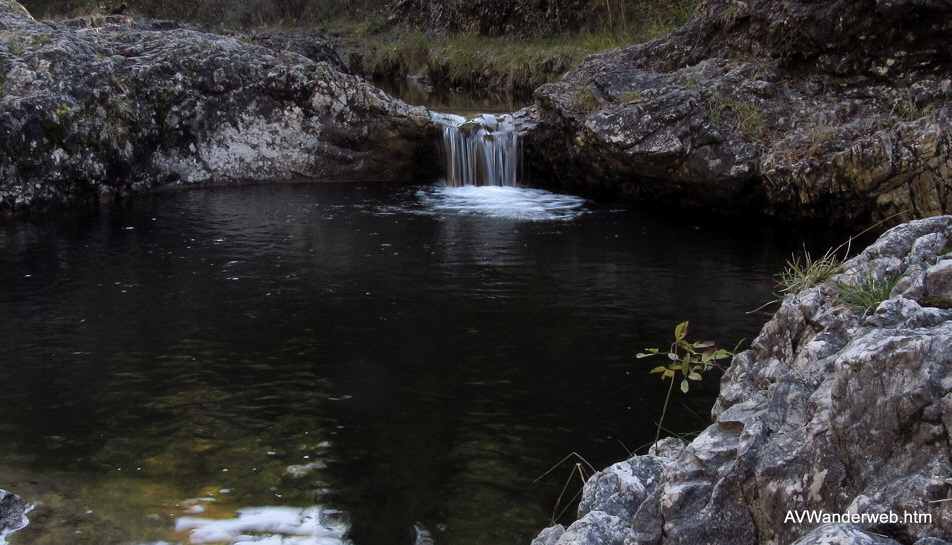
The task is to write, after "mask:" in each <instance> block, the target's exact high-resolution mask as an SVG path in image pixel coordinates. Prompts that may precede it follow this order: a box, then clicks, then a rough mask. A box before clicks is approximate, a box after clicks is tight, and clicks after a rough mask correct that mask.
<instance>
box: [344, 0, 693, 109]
mask: <svg viewBox="0 0 952 545" xmlns="http://www.w3.org/2000/svg"><path fill="white" fill-rule="evenodd" d="M697 5H698V0H679V1H675V2H673V3H670V4H667V3H666V4H664V5H663V6H658V5H654V4H641V3H639V4H634V5H633V6H631V7H630V8H629V13H628V16H627V17H626V19H625V20H626V24H625V25H624V26H619V25H616V26H615V27H614V28H598V29H595V30H586V31H582V32H574V33H572V32H566V33H561V34H558V35H551V36H535V37H531V38H526V37H520V36H515V35H510V36H495V37H492V36H482V35H478V34H474V33H456V34H441V35H428V34H427V33H425V32H423V31H421V30H417V29H413V28H411V27H409V26H407V25H397V26H390V27H388V26H387V25H386V23H385V22H383V21H382V20H379V19H366V20H363V21H347V20H336V21H330V22H327V23H326V28H328V30H330V31H332V32H334V33H336V34H339V35H343V36H346V37H348V38H349V39H351V40H353V41H355V42H358V43H360V44H362V45H364V46H365V47H366V48H367V50H368V53H367V55H366V57H365V58H364V66H363V68H364V72H365V73H367V74H369V75H375V76H382V77H393V76H398V77H404V76H407V75H411V74H428V75H429V76H430V78H431V80H433V82H434V83H441V82H442V83H446V84H448V85H450V86H454V87H476V86H480V85H483V86H485V85H489V86H492V87H495V88H499V89H501V90H510V91H511V90H517V91H520V90H521V91H531V90H532V89H535V88H536V87H538V86H539V85H542V84H544V83H547V82H550V81H554V80H556V79H558V77H559V76H561V75H562V74H563V73H565V72H566V71H568V70H570V69H572V68H574V67H576V66H578V65H579V64H580V63H581V62H582V60H583V59H585V57H587V56H589V55H592V54H594V53H598V52H600V51H605V50H608V49H616V48H619V47H625V46H628V45H632V44H636V43H642V42H646V41H648V40H651V39H654V38H658V37H661V36H664V35H666V34H668V33H670V32H671V31H672V30H674V29H676V28H679V27H680V26H682V25H683V24H684V23H685V22H686V21H688V20H689V19H690V18H691V16H692V15H693V13H694V10H695V8H696V7H697Z"/></svg>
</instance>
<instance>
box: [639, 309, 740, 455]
mask: <svg viewBox="0 0 952 545" xmlns="http://www.w3.org/2000/svg"><path fill="white" fill-rule="evenodd" d="M687 334H688V322H686V321H685V322H681V323H680V324H678V325H677V326H676V327H675V328H674V342H672V343H671V345H670V346H669V347H668V351H667V352H662V351H661V349H660V348H646V349H645V350H646V352H639V353H638V354H636V355H635V357H636V358H639V359H640V358H650V357H652V356H662V355H663V356H665V357H667V358H668V360H669V361H668V364H667V365H659V366H658V367H655V368H654V369H652V370H651V371H649V373H661V380H665V379H671V384H670V385H669V386H668V395H667V396H666V397H665V398H664V408H663V409H662V410H661V418H660V419H659V420H658V430H657V432H655V442H656V443H657V442H658V439H659V438H660V437H661V426H662V424H663V423H664V417H665V415H666V414H667V412H668V402H669V401H670V400H671V391H672V390H673V389H674V382H675V379H676V378H677V375H678V373H680V374H681V391H682V392H684V393H687V392H688V390H690V388H691V386H690V383H689V382H688V381H690V380H701V379H702V378H704V377H703V375H704V373H705V372H707V371H710V370H711V369H712V368H714V367H718V368H720V369H722V370H723V367H721V366H720V365H719V364H718V363H717V361H718V360H722V359H724V358H729V357H732V356H733V355H734V353H733V352H731V351H729V350H724V349H723V348H717V344H716V343H715V342H714V341H694V342H688V341H687V340H686V338H687Z"/></svg>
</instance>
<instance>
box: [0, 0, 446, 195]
mask: <svg viewBox="0 0 952 545" xmlns="http://www.w3.org/2000/svg"><path fill="white" fill-rule="evenodd" d="M0 34H2V35H3V40H0V74H3V77H2V78H0V82H2V93H0V195H2V203H0V205H2V208H6V209H11V208H15V209H22V208H26V207H31V206H34V205H38V204H44V203H50V202H60V201H71V200H78V199H93V198H98V197H99V196H101V195H110V194H123V193H128V192H131V191H136V190H140V189H144V188H150V187H155V186H159V185H168V184H194V183H212V182H228V181H246V180H253V181H271V180H288V179H292V178H308V179H317V180H328V179H335V180H348V179H364V180H394V179H408V178H415V177H417V178H418V177H425V176H426V174H425V173H423V172H421V168H425V167H426V166H428V165H430V164H431V163H430V162H429V161H425V160H422V158H423V156H424V155H426V154H429V153H433V142H434V141H435V139H436V137H437V132H436V129H435V128H433V127H431V126H430V117H429V112H428V111H427V110H426V109H424V108H420V107H410V106H407V105H406V104H404V103H402V102H400V101H398V100H395V99H393V98H391V97H389V96H388V95H386V94H385V93H383V92H382V91H380V90H378V89H376V88H374V87H373V86H371V85H369V84H368V83H367V82H365V81H364V80H362V79H360V78H357V77H354V76H349V75H347V74H343V73H341V72H340V71H338V70H337V69H335V64H336V63H333V62H332V63H331V64H329V63H328V62H315V61H314V60H312V59H311V58H308V57H306V56H304V55H302V54H298V53H295V52H293V51H294V50H296V49H297V46H296V45H293V44H289V43H285V42H287V40H290V38H287V37H285V38H287V40H285V42H282V44H277V42H278V41H280V40H279V38H278V37H277V36H276V35H266V36H264V35H263V36H261V37H260V39H261V40H262V41H264V42H267V43H269V44H270V47H262V46H257V45H253V44H249V43H245V42H243V41H241V40H239V39H237V38H234V37H228V36H219V35H214V34H207V33H203V32H199V31H196V30H192V29H187V28H179V27H175V26H174V25H173V26H172V27H170V26H169V25H166V24H163V23H154V24H153V23H149V22H142V21H137V20H134V19H132V18H129V17H126V16H108V17H93V18H84V19H81V20H78V21H66V22H39V21H35V20H34V19H33V18H32V17H30V16H29V14H27V13H26V11H25V10H24V9H23V8H22V7H21V6H19V4H17V3H16V2H3V3H2V4H0ZM295 43H297V42H295ZM276 44H277V45H276ZM303 53H304V54H306V55H311V56H314V57H315V58H318V59H321V60H324V61H327V60H330V61H334V59H333V58H330V59H328V58H327V57H328V54H322V53H317V52H307V51H304V52H303ZM325 53H327V52H325ZM337 60H338V61H339V59H337ZM430 170H432V169H430ZM429 175H434V173H433V172H430V173H429Z"/></svg>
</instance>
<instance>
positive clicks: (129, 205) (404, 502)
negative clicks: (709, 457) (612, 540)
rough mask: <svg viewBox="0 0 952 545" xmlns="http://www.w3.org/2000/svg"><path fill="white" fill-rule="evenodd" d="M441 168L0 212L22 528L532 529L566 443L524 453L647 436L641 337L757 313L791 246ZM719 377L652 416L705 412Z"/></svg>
mask: <svg viewBox="0 0 952 545" xmlns="http://www.w3.org/2000/svg"><path fill="white" fill-rule="evenodd" d="M457 189H459V190H462V192H463V193H462V194H460V193H458V192H455V191H454V190H451V189H450V188H441V187H429V186H428V187H406V186H396V185H359V184H358V185H344V184H340V185H338V184H326V185H284V186H246V187H229V188H210V189H207V190H203V191H187V192H179V193H171V194H164V195H155V196H151V197H143V198H141V199H132V200H128V201H124V203H123V204H120V205H117V206H114V207H109V208H105V209H103V210H101V211H98V212H95V213H88V212H87V213H85V214H82V213H75V214H72V215H70V214H64V215H63V216H62V218H61V220H60V221H57V222H39V223H37V224H31V223H17V224H12V225H5V226H3V227H0V252H2V253H0V255H2V258H3V266H2V267H0V300H3V301H4V312H3V313H0V335H3V339H2V341H3V342H0V384H4V385H12V386H10V387H7V388H4V389H2V390H0V406H2V407H4V410H3V411H2V412H0V433H2V435H3V437H4V449H2V450H0V480H2V481H3V482H7V481H8V479H7V476H8V475H11V474H13V473H11V471H15V472H21V473H28V474H29V475H30V477H29V478H28V479H27V478H23V479H16V480H9V481H10V482H11V483H14V482H15V484H16V485H17V488H15V489H14V491H16V492H19V493H20V495H28V494H29V493H35V495H36V497H37V498H38V499H39V498H42V499H44V501H45V502H46V503H45V504H46V505H47V506H48V509H51V510H52V509H53V507H50V506H55V509H56V510H55V511H46V512H44V514H43V516H42V517H41V516H39V514H38V516H37V517H36V518H35V519H34V521H33V522H32V523H31V524H30V525H29V526H28V527H26V528H24V529H23V530H21V531H20V532H18V533H17V534H14V535H12V536H11V538H10V541H11V544H12V545H23V544H26V543H29V544H30V545H59V544H61V543H71V544H73V545H86V544H88V545H104V544H110V545H112V544H119V543H130V542H132V543H155V542H162V541H165V542H176V541H178V542H185V540H186V539H191V538H190V537H189V534H190V533H192V532H193V531H195V532H197V531H199V530H202V529H205V528H211V529H209V530H208V532H210V533H211V532H213V531H214V532H217V531H219V529H221V528H228V529H229V530H228V531H232V530H233V531H234V532H237V533H236V535H238V536H239V537H240V536H246V535H247V536H252V535H253V534H255V533H257V534H260V535H258V536H254V537H255V539H264V538H267V539H278V538H280V539H285V540H287V539H298V538H300V539H312V540H320V539H331V540H340V539H348V540H350V541H351V542H352V543H354V545H393V544H401V543H403V544H409V543H412V542H413V541H414V540H415V539H416V540H422V541H426V540H433V541H434V542H435V543H437V544H439V545H481V544H487V545H488V544H493V545H497V544H502V543H527V542H528V541H529V540H530V539H531V536H532V535H533V534H534V532H536V531H537V530H538V529H539V528H540V527H542V526H544V525H546V524H547V523H548V522H549V521H548V513H549V512H550V511H551V509H552V506H553V504H554V502H555V500H556V498H557V497H558V495H559V492H560V490H561V487H562V485H563V484H564V479H565V477H566V475H567V474H568V468H566V471H565V472H563V473H561V474H560V473H559V472H554V473H553V474H551V478H549V479H544V480H542V481H541V482H539V483H533V481H534V480H535V478H536V477H537V476H539V475H541V474H542V473H544V472H545V471H546V470H547V469H549V468H550V467H551V466H552V464H554V463H556V462H558V461H559V460H560V459H562V458H563V457H564V456H565V455H566V454H568V453H569V452H571V451H577V452H579V453H581V454H582V455H583V456H585V458H586V459H588V460H589V461H591V462H592V463H593V464H595V465H607V464H608V463H610V462H613V461H616V460H617V459H618V458H620V457H622V456H624V454H625V452H624V449H623V447H622V446H621V445H620V444H619V441H621V443H623V444H625V445H626V446H628V447H629V448H634V447H636V446H638V445H640V444H641V443H643V442H645V441H647V440H649V439H650V438H651V437H653V434H654V427H653V423H654V419H655V418H656V410H655V409H657V408H658V407H660V404H661V402H662V401H663V399H664V390H663V388H660V387H659V385H658V384H657V383H656V379H654V380H652V377H649V376H648V375H647V374H646V373H644V372H643V371H644V369H642V368H639V367H638V364H637V362H635V360H634V359H633V358H632V354H633V352H635V351H637V350H638V349H640V348H641V347H645V346H656V345H657V344H658V343H659V342H662V341H660V340H659V339H666V338H668V336H669V335H670V329H671V327H673V324H675V323H677V322H679V321H681V320H683V319H685V318H690V319H691V320H692V325H696V328H697V329H696V333H697V335H698V337H700V338H714V339H725V340H726V341H727V342H729V343H733V342H734V341H736V340H738V339H740V338H742V337H750V336H751V335H752V334H753V333H755V332H756V330H757V329H758V328H759V326H760V324H761V321H762V318H761V317H759V316H750V315H747V314H745V312H746V311H748V310H750V309H752V308H755V307H757V306H759V305H760V304H761V303H762V302H763V301H765V300H767V299H769V297H770V295H769V293H770V289H771V287H772V279H771V274H772V273H773V272H774V271H776V270H777V268H778V267H779V266H780V265H781V264H782V262H783V260H784V258H785V257H786V254H787V250H786V248H785V247H777V244H776V243H775V241H773V240H772V239H770V238H769V237H767V236H766V235H765V238H764V239H762V240H751V238H750V236H749V232H748V231H747V230H740V231H730V230H727V229H721V228H718V227H711V226H705V227H704V228H700V229H698V228H695V227H697V226H694V225H690V224H683V223H679V222H676V221H669V220H666V219H664V218H659V217H651V216H650V215H648V214H645V213H644V212H642V211H635V210H628V209H618V208H610V207H604V206H599V205H597V204H594V203H583V202H582V201H580V200H571V199H574V197H571V198H570V197H564V196H558V195H553V194H551V193H545V192H535V190H529V189H524V188H523V189H516V192H515V193H503V194H498V193H494V192H493V190H497V189H504V190H505V189H515V188H457ZM473 190H478V191H476V192H475V193H467V192H469V191H473ZM484 190H490V191H489V193H485V192H482V191H484ZM563 199H569V200H565V201H563ZM514 203H515V204H514ZM526 203H528V204H526ZM476 210H481V212H476ZM513 210H516V212H513ZM540 210H541V212H540ZM527 211H528V212H527ZM583 212H584V213H583ZM129 227H132V229H128V228H129ZM714 387H716V386H714V385H712V386H711V387H710V388H708V389H707V390H705V389H704V388H703V387H700V388H698V389H697V391H694V390H692V392H691V395H690V396H683V397H680V398H679V400H678V401H679V403H678V404H677V405H672V414H671V415H669V417H668V418H667V422H668V423H669V425H670V426H672V427H674V428H676V429H679V430H685V431H688V430H691V429H697V428H699V427H702V426H703V424H704V421H703V418H698V417H697V416H695V415H694V414H692V412H691V411H694V412H696V413H702V414H703V413H704V412H705V411H706V410H707V409H708V407H709V403H710V399H711V395H712V394H713V388H714ZM682 401H683V402H684V404H685V405H687V406H689V407H690V409H691V410H685V409H684V407H683V405H681V403H680V402H682ZM4 466H6V467H4ZM9 468H14V469H13V470H11V469H9ZM33 481H36V482H45V483H49V484H48V485H47V486H45V487H36V486H33V485H31V484H30V482H33ZM31 486H33V488H30V487H31ZM12 487H13V485H12V484H11V488H12ZM21 489H22V490H21ZM182 498H195V499H201V498H212V499H214V501H211V502H208V501H197V502H190V503H184V502H183V501H182ZM250 506H270V507H272V508H275V509H278V512H279V513H282V516H284V515H288V516H290V517H292V518H293V517H297V520H303V517H304V516H305V515H306V514H307V513H309V511H307V509H319V508H318V507H307V508H306V509H305V506H321V507H320V508H323V509H325V511H323V512H324V513H325V514H326V513H327V511H326V510H327V509H334V510H337V511H339V512H340V513H342V515H341V519H340V520H346V524H347V526H346V535H344V534H343V533H342V534H341V536H337V535H336V534H335V535H321V536H318V535H297V534H293V533H288V534H284V535H278V532H275V531H272V530H266V531H262V532H253V531H252V530H253V529H254V528H273V527H272V526H267V525H265V526H253V525H252V526H243V525H245V524H246V522H247V521H248V520H251V519H253V518H254V516H257V515H255V514H254V513H252V512H250V511H246V510H247V509H249V508H250ZM38 509H40V508H38ZM87 511H90V512H91V513H92V514H87V513H86V512H87ZM54 513H55V514H54ZM63 513H69V515H68V516H67V515H63ZM289 513H290V514H289ZM258 514H260V513H258ZM343 514H346V516H344V515H343ZM262 516H263V515H262ZM268 516H270V515H268ZM275 516H277V515H275ZM181 517H187V518H186V519H185V520H186V521H188V522H179V523H178V527H179V529H180V530H182V534H176V533H175V526H176V520H181ZM243 517H244V518H243ZM249 517H251V519H250V518H249ZM31 518H34V517H31ZM199 519H203V520H208V521H215V520H218V521H231V522H223V523H221V524H220V525H216V523H212V522H199ZM282 520H283V519H282ZM193 524H196V525H197V526H191V525H193ZM248 524H250V523H248ZM318 526H320V528H323V529H322V530H321V531H324V529H326V527H325V526H327V525H324V526H321V525H318ZM316 527H317V526H315V528H316ZM329 527H330V528H331V529H332V530H334V531H335V532H336V531H344V528H342V527H340V526H338V525H330V526H329ZM215 528H218V529H216V530H212V529H215ZM77 530H80V531H81V533H80V534H76V533H75V532H76V531H77ZM222 531H224V530H222ZM198 535H204V534H198ZM215 535H224V534H215ZM203 539H204V538H203ZM229 539H232V538H231V537H230V538H229ZM234 539H238V538H234ZM241 539H244V538H241ZM237 542H240V541H237Z"/></svg>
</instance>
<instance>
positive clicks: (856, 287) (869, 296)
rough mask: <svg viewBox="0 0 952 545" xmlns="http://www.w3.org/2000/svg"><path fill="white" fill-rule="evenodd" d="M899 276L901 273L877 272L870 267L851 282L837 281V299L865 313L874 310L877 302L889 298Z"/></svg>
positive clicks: (877, 304)
mask: <svg viewBox="0 0 952 545" xmlns="http://www.w3.org/2000/svg"><path fill="white" fill-rule="evenodd" d="M900 278H901V275H898V274H895V275H892V274H879V273H877V272H876V271H874V270H873V269H871V268H870V269H867V270H866V271H865V272H863V273H861V274H860V275H859V276H857V277H856V278H855V279H853V282H838V283H837V284H836V291H837V299H838V300H839V301H840V302H841V303H843V304H844V305H846V306H848V307H850V308H852V309H854V310H857V311H860V312H862V313H863V314H866V313H868V312H870V311H872V310H875V309H876V307H877V306H879V303H881V302H883V301H885V300H886V299H889V296H890V295H892V290H893V288H895V287H896V284H897V283H898V282H899V279H900Z"/></svg>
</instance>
